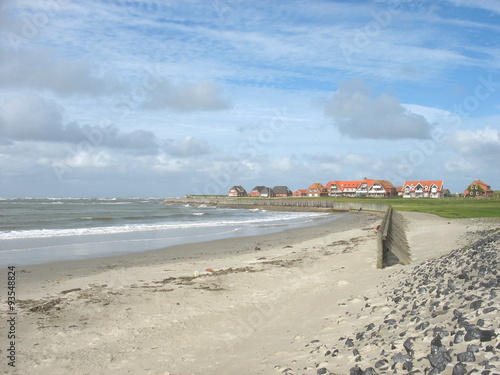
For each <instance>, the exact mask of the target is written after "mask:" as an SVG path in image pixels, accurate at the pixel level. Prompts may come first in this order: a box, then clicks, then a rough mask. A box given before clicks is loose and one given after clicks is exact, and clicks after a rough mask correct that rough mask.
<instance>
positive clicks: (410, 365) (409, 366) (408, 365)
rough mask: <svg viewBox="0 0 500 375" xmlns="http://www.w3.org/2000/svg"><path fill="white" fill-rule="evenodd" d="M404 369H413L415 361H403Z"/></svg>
mask: <svg viewBox="0 0 500 375" xmlns="http://www.w3.org/2000/svg"><path fill="white" fill-rule="evenodd" d="M403 370H408V371H411V370H413V362H412V361H406V362H405V363H403Z"/></svg>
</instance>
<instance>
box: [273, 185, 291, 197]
mask: <svg viewBox="0 0 500 375" xmlns="http://www.w3.org/2000/svg"><path fill="white" fill-rule="evenodd" d="M273 190H274V193H275V194H276V196H277V197H283V198H287V197H291V196H292V194H293V193H292V191H291V190H290V189H289V188H288V187H287V186H275V187H273Z"/></svg>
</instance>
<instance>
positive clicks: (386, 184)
mask: <svg viewBox="0 0 500 375" xmlns="http://www.w3.org/2000/svg"><path fill="white" fill-rule="evenodd" d="M396 194H397V191H396V187H395V186H394V185H393V184H392V183H391V182H390V181H387V180H377V181H374V182H373V184H372V185H371V186H370V188H369V190H368V196H369V197H393V196H395V195H396Z"/></svg>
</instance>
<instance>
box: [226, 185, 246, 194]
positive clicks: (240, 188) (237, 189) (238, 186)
mask: <svg viewBox="0 0 500 375" xmlns="http://www.w3.org/2000/svg"><path fill="white" fill-rule="evenodd" d="M230 190H236V191H237V192H239V193H246V190H245V189H244V188H243V186H240V185H236V186H233V187H232V188H231V189H230Z"/></svg>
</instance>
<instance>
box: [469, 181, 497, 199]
mask: <svg viewBox="0 0 500 375" xmlns="http://www.w3.org/2000/svg"><path fill="white" fill-rule="evenodd" d="M464 197H466V198H467V197H469V198H487V197H493V190H491V186H490V185H487V184H485V183H484V182H483V181H481V180H475V181H474V182H472V183H471V184H470V185H469V186H467V189H465V190H464Z"/></svg>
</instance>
